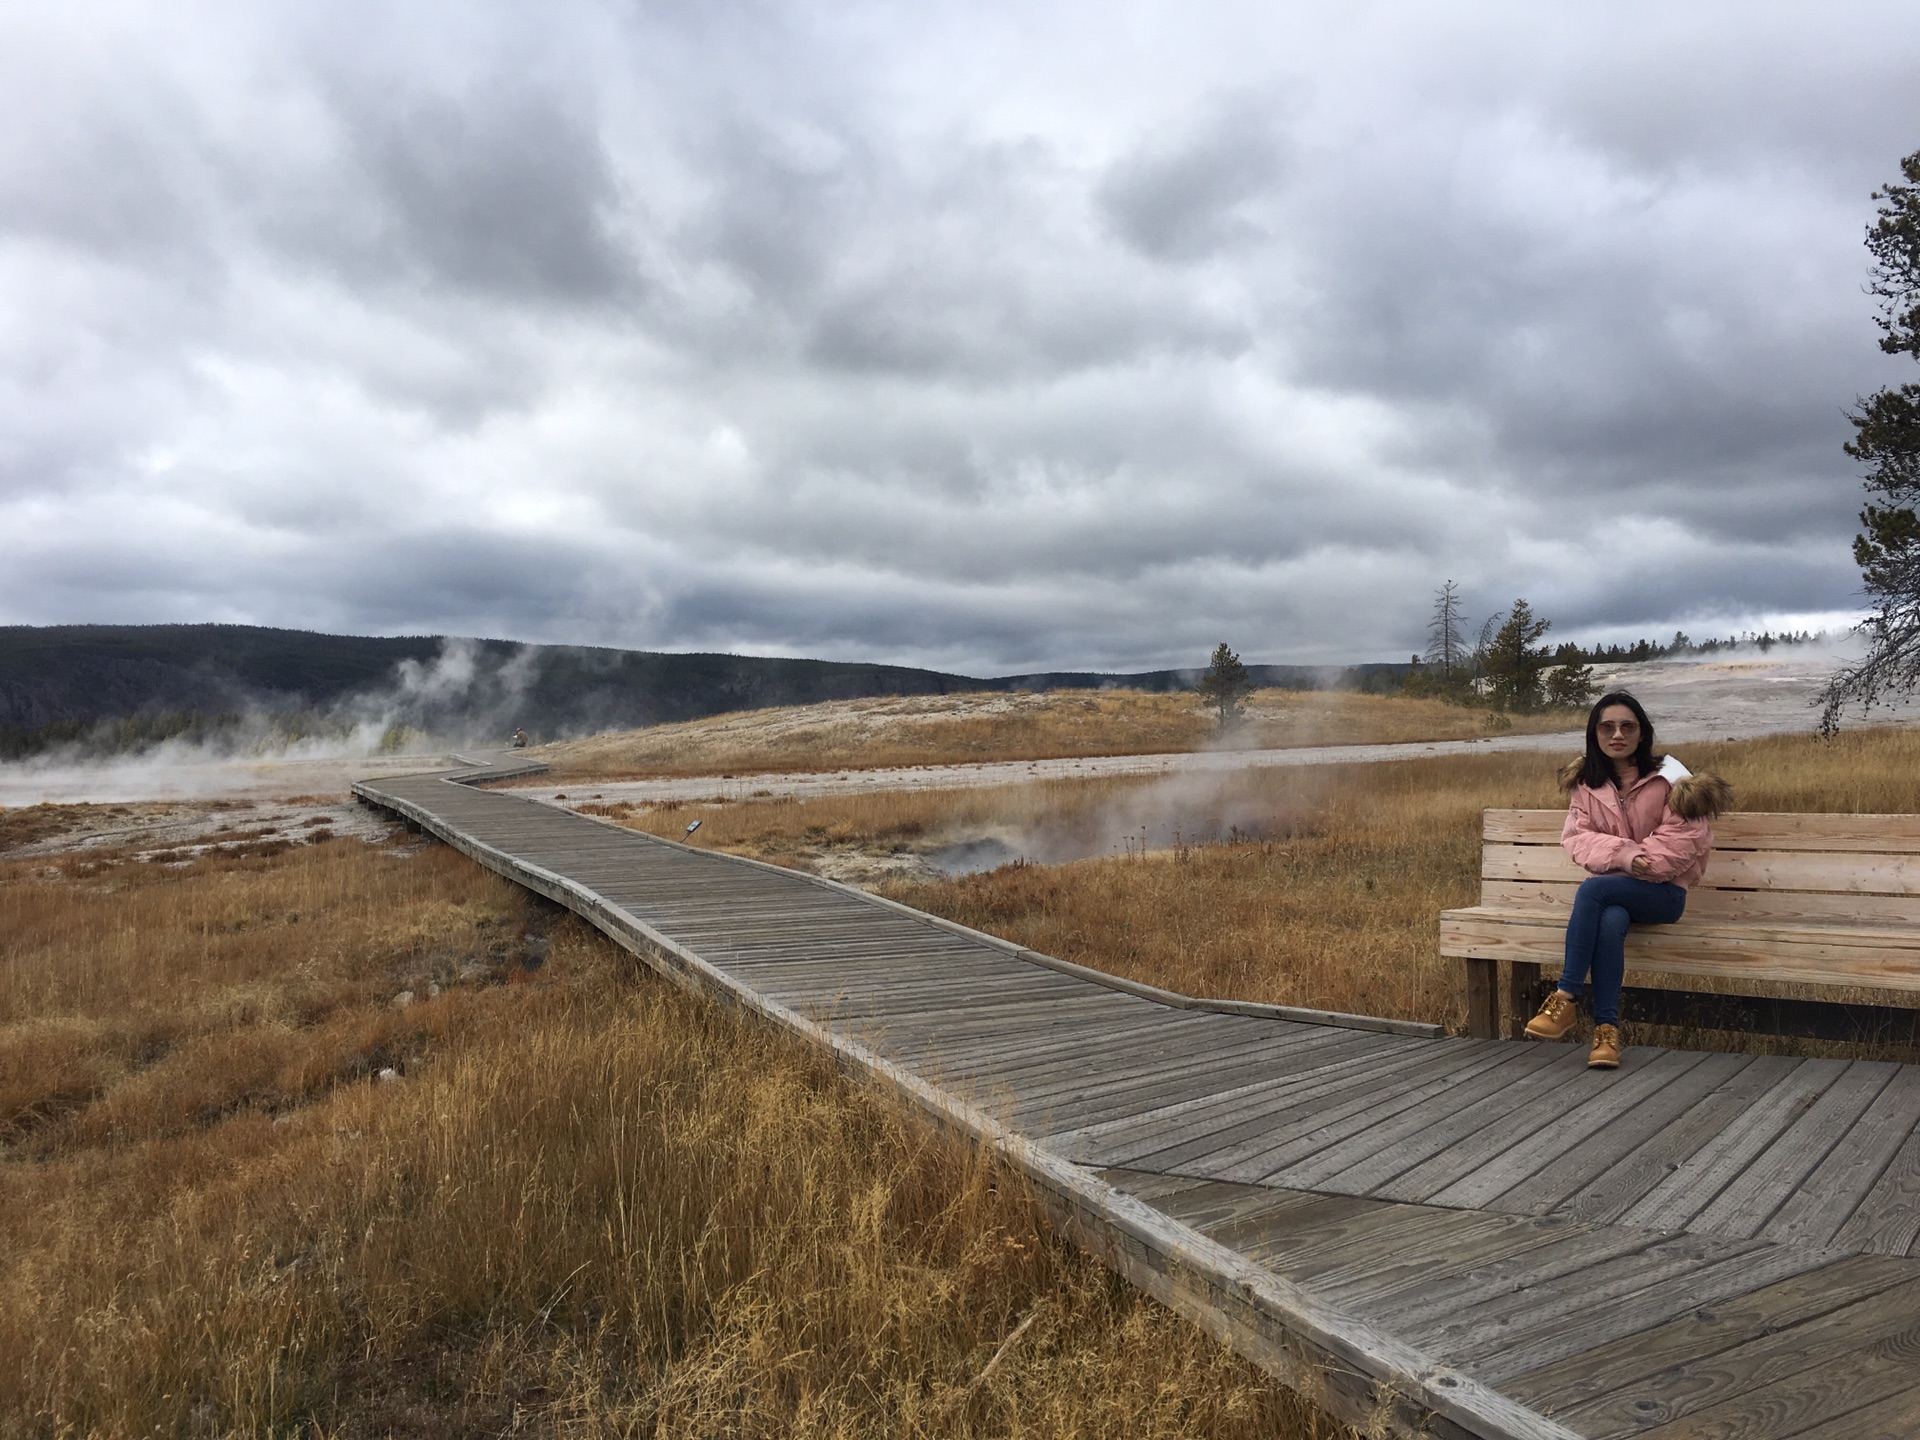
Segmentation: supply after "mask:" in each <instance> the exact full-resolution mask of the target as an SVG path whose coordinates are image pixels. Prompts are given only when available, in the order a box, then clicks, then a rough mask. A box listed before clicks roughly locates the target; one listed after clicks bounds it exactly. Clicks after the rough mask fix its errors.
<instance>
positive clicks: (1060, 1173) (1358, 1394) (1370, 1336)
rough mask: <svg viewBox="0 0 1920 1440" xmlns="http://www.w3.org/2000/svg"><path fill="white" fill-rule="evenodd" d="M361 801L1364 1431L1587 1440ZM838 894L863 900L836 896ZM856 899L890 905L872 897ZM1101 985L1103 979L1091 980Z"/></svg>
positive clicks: (638, 935) (646, 934)
mask: <svg viewBox="0 0 1920 1440" xmlns="http://www.w3.org/2000/svg"><path fill="white" fill-rule="evenodd" d="M516 773H526V772H524V771H516ZM409 778H416V779H417V778H429V777H409ZM440 778H442V779H443V780H444V781H446V782H447V783H463V782H467V781H471V780H479V779H494V778H500V772H498V771H489V772H488V773H486V774H485V775H484V776H482V775H478V774H475V775H461V774H454V775H448V776H442V777H440ZM353 791H354V794H355V795H357V796H358V797H359V798H361V799H362V800H364V801H366V802H367V803H368V804H371V805H374V806H376V807H378V808H380V809H384V810H388V811H391V812H393V813H395V814H398V815H400V816H402V817H403V818H404V819H406V820H408V821H410V822H412V823H414V824H416V825H418V826H420V827H421V828H422V829H424V830H426V831H428V832H429V833H431V834H433V835H434V836H436V837H437V838H439V839H441V840H443V841H445V842H446V843H447V844H449V845H451V846H453V847H454V848H455V849H456V850H459V851H460V852H461V853H462V854H464V855H466V856H467V857H468V858H470V859H472V860H474V861H475V862H476V863H478V864H480V865H483V866H485V867H486V868H487V869H490V870H493V871H495V872H496V873H498V874H500V875H503V876H505V877H506V878H508V879H510V880H513V881H515V882H516V883H518V884H521V885H523V886H525V887H526V888H528V889H530V890H533V891H534V892H535V893H537V894H540V895H544V896H545V897H546V898H548V899H550V900H553V901H554V902H556V903H557V904H560V905H563V906H565V907H566V908H567V909H569V910H572V911H573V912H574V913H576V914H578V915H580V916H581V917H582V918H584V919H586V920H587V921H588V922H589V923H591V924H593V925H594V926H595V928H597V929H599V930H600V931H602V932H603V933H605V934H606V935H608V936H609V937H610V938H612V939H613V940H614V941H615V942H616V943H618V944H619V945H621V946H622V948H624V949H626V950H628V951H630V952H631V953H633V954H635V955H636V956H638V957H639V958H640V959H641V960H643V961H645V962H646V963H648V964H649V965H650V966H651V967H652V968H654V969H656V970H658V971H660V972H661V973H662V974H663V975H665V976H666V977H667V978H669V979H671V980H673V981H675V982H676V983H679V984H682V985H684V986H687V987H688V988H690V989H695V990H701V991H706V992H709V993H713V994H716V995H717V996H719V997H720V998H723V999H726V1000H728V1001H730V1002H732V1003H734V1004H737V1005H739V1006H740V1007H741V1008H743V1009H746V1010H749V1011H751V1012H753V1013H755V1014H757V1015H760V1016H762V1017H764V1018H766V1019H768V1020H771V1021H773V1022H774V1023H775V1024H778V1025H780V1026H783V1027H784V1028H786V1029H787V1030H789V1031H790V1032H792V1033H794V1034H796V1035H799V1036H801V1037H803V1038H805V1039H807V1040H809V1041H811V1042H812V1043H814V1044H817V1045H819V1046H821V1047H823V1048H824V1049H826V1050H827V1051H828V1052H829V1053H831V1054H833V1055H834V1056H835V1057H836V1058H837V1059H838V1060H839V1061H840V1063H841V1064H842V1065H843V1066H845V1067H847V1068H849V1069H851V1070H855V1071H859V1072H865V1073H866V1074H869V1075H871V1076H874V1077H875V1078H878V1079H880V1080H883V1081H885V1082H887V1083H888V1084H889V1085H890V1086H892V1087H893V1088H894V1089H895V1090H896V1091H898V1092H899V1093H901V1094H903V1095H905V1096H906V1097H907V1098H909V1099H910V1100H912V1101H913V1102H914V1103H915V1104H916V1105H918V1106H919V1107H920V1108H921V1109H922V1110H924V1111H926V1112H927V1113H928V1114H930V1115H931V1116H933V1117H934V1118H935V1119H936V1120H937V1121H940V1122H941V1123H944V1124H947V1125H949V1126H951V1127H953V1128H956V1129H958V1130H959V1131H961V1132H963V1133H966V1134H968V1135H970V1136H972V1137H974V1138H976V1139H977V1140H979V1141H980V1142H981V1143H984V1144H986V1145H989V1146H991V1147H992V1148H993V1149H994V1150H995V1151H996V1152H997V1153H999V1154H1001V1155H1003V1156H1005V1157H1006V1158H1007V1160H1008V1161H1009V1162H1010V1163H1012V1164H1013V1165H1015V1166H1016V1167H1017V1168H1018V1169H1019V1170H1020V1171H1021V1172H1022V1173H1023V1174H1025V1175H1026V1176H1027V1177H1028V1178H1029V1179H1030V1180H1032V1181H1033V1182H1034V1183H1035V1184H1036V1186H1037V1187H1038V1189H1039V1191H1040V1194H1041V1198H1042V1200H1043V1201H1044V1202H1045V1203H1046V1205H1047V1208H1048V1210H1049V1212H1050V1214H1052V1215H1053V1217H1054V1219H1055V1221H1056V1223H1058V1224H1060V1225H1061V1227H1062V1229H1063V1230H1064V1231H1065V1232H1066V1233H1067V1234H1068V1235H1069V1237H1070V1238H1072V1239H1073V1240H1074V1241H1075V1243H1076V1244H1078V1245H1080V1246H1081V1247H1082V1248H1083V1249H1085V1250H1087V1251H1089V1253H1092V1254H1094V1255H1096V1256H1097V1257H1098V1258H1100V1259H1101V1260H1102V1261H1103V1262H1105V1263H1106V1264H1108V1265H1109V1266H1110V1267H1111V1268H1113V1269H1114V1270H1116V1271H1117V1272H1118V1273H1120V1274H1121V1275H1122V1276H1123V1277H1125V1278H1126V1279H1127V1280H1129V1281H1130V1282H1131V1283H1133V1284H1135V1285H1137V1286H1139V1288H1141V1289H1144V1290H1146V1291H1147V1292H1148V1293H1149V1294H1151V1295H1153V1296H1154V1297H1155V1298H1156V1299H1158V1300H1160V1301H1161V1302H1163V1303H1164V1304H1166V1305H1167V1306H1168V1307H1169V1308H1170V1309H1173V1310H1174V1311H1176V1312H1177V1313H1179V1314H1181V1315H1183V1316H1185V1317H1186V1318H1187V1319H1189V1320H1191V1321H1193V1322H1195V1323H1197V1324H1198V1325H1200V1327H1201V1328H1202V1329H1204V1330H1206V1331H1207V1332H1208V1333H1209V1334H1210V1335H1212V1336H1214V1337H1215V1338H1216V1339H1218V1340H1219V1341H1221V1342H1222V1343H1224V1344H1225V1345H1227V1346H1228V1348H1230V1349H1233V1350H1235V1351H1236V1352H1238V1353H1239V1354H1241V1355H1243V1356H1244V1357H1245V1358H1247V1359H1249V1360H1251V1361H1253V1362H1254V1363H1255V1364H1256V1365H1259V1366H1260V1367H1261V1368H1263V1369H1265V1370H1267V1371H1268V1372H1269V1373H1271V1374H1273V1375H1274V1376H1275V1378H1277V1379H1279V1380H1280V1381H1281V1382H1282V1383H1284V1384H1286V1385H1288V1386H1289V1388H1291V1389H1294V1390H1296V1391H1298V1392H1300V1393H1301V1394H1303V1395H1305V1396H1306V1397H1308V1398H1309V1399H1312V1400H1316V1401H1318V1402H1320V1403H1321V1404H1323V1405H1324V1406H1325V1407H1326V1408H1328V1409H1330V1410H1331V1411H1333V1412H1334V1413H1335V1414H1336V1415H1338V1416H1340V1418H1341V1419H1343V1420H1345V1421H1347V1422H1348V1423H1352V1424H1358V1425H1360V1426H1362V1427H1365V1426H1366V1425H1368V1424H1369V1423H1370V1422H1372V1423H1378V1421H1379V1420H1381V1419H1386V1420H1388V1421H1389V1423H1391V1424H1392V1425H1393V1426H1394V1428H1395V1429H1396V1430H1397V1431H1399V1432H1400V1433H1402V1434H1406V1435H1409V1436H1413V1435H1436V1434H1437V1435H1443V1436H1444V1435H1464V1436H1475V1437H1484V1440H1580V1437H1579V1436H1578V1434H1577V1432H1575V1431H1572V1430H1569V1429H1567V1428H1566V1427H1565V1426H1562V1425H1560V1424H1558V1423H1556V1422H1555V1421H1553V1420H1551V1419H1549V1418H1548V1417H1546V1416H1544V1415H1542V1414H1540V1413H1539V1412H1538V1411H1535V1410H1533V1409H1531V1408H1529V1407H1527V1406H1525V1405H1523V1404H1521V1403H1519V1402H1518V1401H1515V1400H1513V1399H1510V1398H1508V1397H1507V1396H1505V1395H1502V1394H1500V1393H1499V1392H1498V1391H1496V1390H1494V1389H1492V1388H1491V1387H1489V1386H1487V1385H1485V1384H1483V1383H1481V1382H1480V1381H1478V1380H1475V1379H1473V1378H1472V1377H1471V1376H1468V1375H1465V1374H1462V1373H1461V1372H1459V1371H1458V1370H1456V1369H1454V1368H1452V1367H1450V1366H1447V1365H1445V1364H1441V1363H1439V1362H1437V1361H1436V1360H1434V1359H1433V1358H1432V1357H1431V1356H1429V1355H1427V1354H1425V1353H1424V1352H1422V1351H1420V1350H1418V1349H1416V1348H1414V1347H1413V1346H1410V1345H1407V1344H1406V1343H1404V1342H1402V1341H1399V1340H1396V1339H1394V1338H1393V1337H1392V1336H1389V1335H1386V1334H1383V1333H1381V1332H1380V1331H1379V1330H1378V1329H1376V1328H1374V1327H1373V1326H1370V1325H1368V1324H1366V1323H1365V1322H1363V1321H1361V1320H1358V1319H1356V1318H1354V1317H1353V1316H1350V1315H1347V1314H1345V1313H1344V1312H1342V1311H1339V1310H1337V1309H1335V1308H1333V1307H1331V1306H1329V1305H1327V1304H1325V1303H1324V1302H1323V1301H1321V1300H1319V1299H1317V1298H1316V1297H1315V1296H1313V1295H1312V1294H1311V1293H1309V1292H1308V1291H1306V1290H1304V1289H1303V1288H1301V1287H1300V1286H1298V1285H1295V1284H1293V1283H1292V1282H1290V1281H1288V1280H1286V1279H1285V1278H1283V1277H1282V1276H1280V1275H1278V1274H1276V1273H1274V1272H1273V1271H1271V1270H1268V1269H1266V1268H1264V1267H1262V1266H1260V1265H1258V1264H1256V1263H1255V1262H1253V1261H1251V1260H1249V1259H1247V1258H1246V1257H1245V1256H1243V1255H1240V1254H1238V1253H1237V1252H1235V1251H1233V1250H1231V1249H1229V1248H1227V1247H1226V1246H1224V1245H1221V1244H1219V1243H1218V1242H1216V1241H1213V1240H1210V1239H1208V1238H1207V1237H1206V1236H1204V1235H1202V1234H1200V1233H1199V1232H1198V1231H1196V1230H1194V1229H1192V1228H1191V1227H1189V1226H1187V1225H1184V1224H1182V1223H1181V1222H1179V1221H1177V1220H1174V1219H1173V1218H1172V1217H1170V1216H1168V1215H1165V1214H1163V1213H1161V1212H1160V1211H1158V1210H1155V1209H1154V1208H1153V1207H1151V1206H1150V1205H1147V1204H1145V1203H1144V1202H1142V1201H1140V1200H1138V1199H1136V1198H1135V1197H1133V1196H1132V1195H1129V1194H1127V1193H1126V1192H1125V1191H1124V1190H1120V1189H1118V1188H1116V1187H1115V1186H1113V1185H1111V1184H1109V1183H1108V1182H1107V1181H1105V1180H1103V1179H1101V1178H1099V1177H1098V1176H1097V1175H1095V1174H1094V1173H1093V1172H1092V1171H1091V1170H1089V1169H1087V1168H1085V1167H1083V1166H1080V1165H1076V1164H1073V1163H1072V1162H1070V1161H1067V1160H1064V1159H1061V1158H1060V1157H1059V1156H1057V1155H1054V1154H1051V1153H1049V1152H1048V1151H1046V1150H1044V1149H1042V1148H1040V1147H1038V1146H1036V1145H1034V1144H1033V1143H1032V1142H1030V1141H1029V1140H1027V1139H1026V1137H1024V1136H1022V1135H1020V1134H1018V1133H1016V1132H1014V1131H1012V1130H1010V1129H1008V1128H1007V1127H1006V1126H1004V1125H1002V1124H1001V1123H1000V1122H999V1121H998V1120H996V1119H994V1118H993V1117H992V1116H991V1115H989V1114H987V1113H986V1112H985V1111H983V1110H981V1109H979V1108H977V1107H976V1106H974V1105H971V1104H969V1103H967V1102H966V1101H964V1100H962V1099H960V1098H959V1097H957V1096H955V1095H953V1094H951V1093H949V1092H947V1091H945V1090H943V1089H940V1088H939V1087H937V1086H935V1085H932V1084H929V1083H928V1082H927V1081H925V1080H923V1079H922V1078H921V1077H920V1076H918V1075H916V1074H914V1073H913V1072H912V1071H910V1070H907V1069H905V1068H904V1067H902V1066H900V1065H898V1064H896V1063H895V1062H893V1061H890V1060H888V1059H886V1058H885V1057H884V1056H882V1055H880V1054H878V1053H876V1052H875V1051H873V1050H871V1049H869V1048H868V1047H867V1046H866V1045H864V1044H862V1043H861V1042H859V1041H858V1040H855V1039H852V1038H850V1037H847V1036H842V1035H837V1034H835V1033H834V1032H833V1031H831V1030H829V1029H827V1028H825V1027H824V1026H821V1025H819V1024H816V1023H815V1022H814V1021H812V1020H809V1019H808V1018H807V1017H806V1016H804V1015H801V1014H800V1013H798V1012H796V1011H794V1010H792V1009H789V1008H788V1007H787V1006H784V1005H781V1004H779V1003H778V1002H776V1001H774V1000H771V999H769V998H768V997H766V996H764V995H760V994H758V993H756V992H755V991H754V990H752V989H751V988H750V987H748V986H747V985H745V984H744V983H743V982H741V981H739V980H737V979H735V978H734V977H733V976H730V975H728V974H727V973H726V972H724V971H722V970H720V969H718V968H716V967H715V966H713V965H712V964H710V963H709V962H707V961H706V960H703V959H702V958H701V957H700V956H698V955H697V954H694V953H693V952H691V951H689V950H687V949H685V948H684V947H682V946H681V945H679V944H677V943H676V942H675V941H673V940H671V939H669V938H668V937H667V936H665V935H663V934H661V933H659V932H658V931H656V930H654V929H653V928H652V927H651V926H649V925H647V924H646V923H645V922H644V921H642V920H641V919H639V918H638V917H637V916H635V915H633V914H632V913H631V912H629V911H627V910H625V909H623V908H622V907H620V906H617V905H614V904H612V903H611V902H609V901H607V900H606V899H605V898H603V897H602V896H600V895H599V894H598V893H597V892H595V891H593V890H592V889H590V888H588V887H587V886H585V885H582V884H580V883H579V882H578V881H575V880H572V879H570V878H568V877H567V876H564V875H560V874H556V873H554V872H553V871H550V870H547V869H544V868H543V867H541V866H538V865H534V864H531V863H529V862H527V861H524V860H521V859H519V858H517V857H515V856H513V855H510V854H508V853H506V852H505V851H502V850H499V849H497V848H496V847H494V846H491V845H488V844H486V843H485V842H483V841H479V840H476V839H474V838H473V837H471V836H469V835H467V834H465V833H463V832H462V831H460V830H459V829H457V828H456V827H454V826H453V825H451V824H449V823H448V822H446V821H443V820H441V819H440V818H439V817H438V816H437V815H435V814H434V813H433V812H432V811H431V810H429V809H427V808H426V807H424V806H421V805H417V804H415V803H413V802H412V801H409V800H406V799H404V798H403V797H401V796H398V795H394V794H390V793H388V792H386V791H384V790H382V789H381V788H380V786H379V784H378V782H373V781H358V782H356V783H355V784H354V786H353ZM527 803H536V802H527ZM580 818H583V819H591V818H592V817H580ZM625 833H628V834H632V835H634V836H635V838H636V839H640V840H643V841H646V842H648V843H654V844H663V845H671V844H673V842H672V841H663V840H659V839H658V838H657V837H654V836H647V835H642V834H640V833H638V832H633V831H626V832H625ZM687 848H691V847H687ZM698 853H702V854H712V853H713V852H711V851H703V852H698ZM726 858H727V859H729V860H734V861H737V862H738V863H747V864H759V863H760V862H751V861H739V860H738V857H732V856H729V857H726ZM765 868H769V869H775V870H779V873H780V874H781V875H783V876H785V877H787V878H790V879H802V880H810V881H813V882H814V883H828V884H832V883H833V882H821V881H820V880H819V877H816V876H807V875H804V874H801V873H799V872H795V871H789V870H781V869H780V867H777V866H768V867H765ZM834 888H836V889H849V890H850V887H842V886H837V885H836V886H835V887H834ZM851 893H853V894H855V895H859V896H861V898H863V899H868V900H876V901H877V897H873V896H868V895H866V894H865V892H864V891H851ZM879 903H890V902H879ZM891 908H895V909H899V910H903V911H905V912H906V913H907V914H910V915H913V916H915V917H916V918H924V919H933V920H937V917H925V916H921V915H920V912H918V911H914V910H911V909H908V908H907V907H905V906H891ZM951 928H954V929H957V930H959V931H960V932H961V933H964V934H967V935H969V936H970V937H974V936H976V935H977V932H973V931H968V930H966V929H965V927H951ZM977 938H980V939H983V940H992V939H993V937H990V936H977ZM996 948H998V949H1001V950H1003V951H1008V952H1009V953H1013V954H1016V955H1022V956H1023V958H1024V955H1025V954H1030V953H1031V952H1023V951H1022V950H1021V947H1018V946H1010V945H1008V943H1007V942H1005V941H999V942H997V944H996ZM1074 968H1075V969H1081V968H1083V967H1074ZM1095 973H1097V972H1090V973H1089V977H1088V978H1090V979H1091V978H1093V976H1094V974H1095ZM1108 978H1110V977H1108ZM1148 998H1153V997H1148ZM1181 1008H1191V1007H1181ZM1436 1421H1437V1422H1438V1425H1437V1426H1436V1424H1435V1422H1436Z"/></svg>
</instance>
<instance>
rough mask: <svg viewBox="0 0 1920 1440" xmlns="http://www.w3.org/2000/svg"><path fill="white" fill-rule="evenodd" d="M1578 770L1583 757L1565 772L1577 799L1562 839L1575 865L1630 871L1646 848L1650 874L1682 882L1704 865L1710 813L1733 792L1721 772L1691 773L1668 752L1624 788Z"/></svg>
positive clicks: (1603, 870)
mask: <svg viewBox="0 0 1920 1440" xmlns="http://www.w3.org/2000/svg"><path fill="white" fill-rule="evenodd" d="M1578 775H1579V762H1578V761H1576V762H1575V763H1574V764H1572V765H1570V766H1568V767H1567V769H1566V770H1565V771H1562V772H1561V780H1562V783H1564V784H1567V785H1570V786H1571V788H1572V799H1571V802H1570V803H1569V804H1568V806H1567V823H1566V825H1565V826H1564V827H1563V828H1562V829H1561V831H1560V845H1561V848H1563V849H1564V850H1565V851H1566V852H1567V854H1568V855H1570V856H1572V857H1573V861H1574V863H1575V864H1576V865H1579V866H1580V867H1581V868H1582V869H1585V870H1589V871H1591V872H1592V873H1593V874H1595V875H1627V874H1631V873H1632V870H1631V867H1632V865H1633V859H1634V857H1635V856H1636V855H1644V856H1646V857H1647V863H1648V865H1649V866H1650V867H1651V869H1650V872H1649V874H1648V875H1647V877H1646V878H1648V879H1649V880H1654V881H1662V880H1666V881H1671V882H1672V883H1673V884H1675V885H1678V886H1680V887H1681V888H1682V889H1686V888H1688V887H1690V886H1692V885H1693V884H1694V883H1695V882H1696V881H1698V880H1699V879H1700V877H1701V876H1702V875H1704V874H1706V873H1707V856H1708V854H1709V853H1710V852H1711V851H1712V849H1713V817H1714V816H1715V815H1717V814H1719V813H1720V811H1721V810H1722V809H1724V808H1725V807H1726V803H1727V800H1728V798H1729V794H1730V792H1729V791H1728V789H1727V784H1726V782H1725V781H1724V780H1721V779H1720V778H1719V777H1717V776H1714V775H1694V774H1692V773H1691V772H1690V771H1689V770H1688V769H1687V767H1686V766H1684V765H1682V764H1681V763H1680V762H1679V761H1678V760H1676V759H1674V758H1673V757H1672V756H1671V755H1669V756H1667V757H1666V759H1665V760H1663V761H1662V762H1661V764H1660V768H1659V769H1658V770H1656V771H1654V772H1653V774H1651V775H1642V776H1641V777H1640V778H1639V779H1638V780H1636V781H1634V783H1633V784H1631V785H1629V786H1628V787H1627V789H1626V793H1624V794H1622V793H1621V792H1620V790H1619V789H1618V788H1617V787H1615V786H1612V785H1608V786H1606V787H1604V788H1602V789H1599V790H1593V789H1590V788H1588V787H1587V786H1585V785H1582V784H1580V783H1578V779H1577V777H1578Z"/></svg>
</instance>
